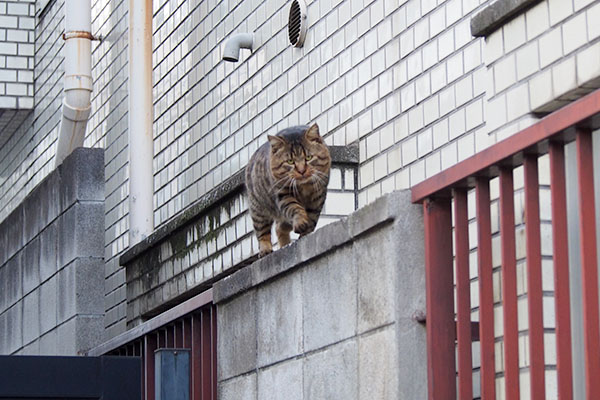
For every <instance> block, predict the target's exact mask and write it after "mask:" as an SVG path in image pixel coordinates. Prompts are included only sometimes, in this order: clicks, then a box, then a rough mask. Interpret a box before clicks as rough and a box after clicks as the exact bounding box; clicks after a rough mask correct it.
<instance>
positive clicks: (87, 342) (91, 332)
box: [74, 315, 104, 355]
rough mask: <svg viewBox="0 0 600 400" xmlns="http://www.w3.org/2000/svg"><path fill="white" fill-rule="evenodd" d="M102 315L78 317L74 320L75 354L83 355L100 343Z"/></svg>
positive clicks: (102, 327)
mask: <svg viewBox="0 0 600 400" xmlns="http://www.w3.org/2000/svg"><path fill="white" fill-rule="evenodd" d="M103 332H104V316H103V315H79V316H77V318H75V354H74V355H84V354H86V353H87V351H88V350H90V349H92V348H94V347H96V346H98V345H100V344H101V343H102V334H103Z"/></svg>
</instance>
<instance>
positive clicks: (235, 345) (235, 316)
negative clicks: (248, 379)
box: [217, 291, 257, 381]
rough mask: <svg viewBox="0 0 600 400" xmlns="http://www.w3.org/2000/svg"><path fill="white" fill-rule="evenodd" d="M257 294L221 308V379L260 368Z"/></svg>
mask: <svg viewBox="0 0 600 400" xmlns="http://www.w3.org/2000/svg"><path fill="white" fill-rule="evenodd" d="M255 312H256V293H255V291H250V292H248V293H246V294H244V295H242V296H239V297H237V298H235V299H233V300H232V301H230V302H228V303H223V304H219V305H218V308H217V321H218V322H217V330H218V333H217V338H218V343H217V357H218V362H217V365H218V368H219V371H218V379H219V381H223V380H225V379H228V378H231V377H234V376H237V375H241V374H243V373H245V372H248V371H250V370H253V369H254V368H256V335H257V329H256V316H255Z"/></svg>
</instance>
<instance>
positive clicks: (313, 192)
mask: <svg viewBox="0 0 600 400" xmlns="http://www.w3.org/2000/svg"><path fill="white" fill-rule="evenodd" d="M268 138H269V141H268V142H267V143H265V144H264V145H262V146H261V147H260V148H259V149H258V150H257V151H256V153H254V155H253V156H252V158H251V159H250V162H249V163H248V166H247V167H246V190H247V194H248V200H249V208H250V216H251V217H252V222H253V224H254V231H255V232H256V236H257V238H258V245H259V256H261V257H262V256H264V255H266V254H269V253H270V252H271V251H273V249H272V245H271V226H272V225H273V222H275V223H276V229H275V231H276V232H277V239H278V242H279V246H280V247H283V246H285V245H287V244H288V243H289V242H290V232H291V231H292V229H293V230H294V232H296V233H298V234H300V236H303V235H306V234H308V233H310V232H312V231H313V230H314V229H315V225H316V224H317V220H318V219H319V215H320V214H321V209H322V208H323V204H324V203H325V196H326V195H327V184H328V183H329V170H330V168H331V156H330V155H329V149H328V148H327V145H325V143H324V142H323V139H322V138H321V135H320V133H319V127H318V126H317V124H314V125H312V126H310V127H309V126H294V127H291V128H287V129H284V130H282V131H281V132H279V133H278V134H277V135H276V136H270V135H269V136H268Z"/></svg>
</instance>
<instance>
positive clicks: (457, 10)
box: [0, 0, 598, 338]
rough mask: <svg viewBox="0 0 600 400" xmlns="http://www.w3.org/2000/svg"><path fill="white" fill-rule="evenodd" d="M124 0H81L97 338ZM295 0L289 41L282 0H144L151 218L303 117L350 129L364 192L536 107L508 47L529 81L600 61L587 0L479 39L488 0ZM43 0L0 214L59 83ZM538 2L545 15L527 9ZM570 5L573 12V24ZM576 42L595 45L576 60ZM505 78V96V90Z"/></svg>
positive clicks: (114, 328)
mask: <svg viewBox="0 0 600 400" xmlns="http://www.w3.org/2000/svg"><path fill="white" fill-rule="evenodd" d="M127 3H128V2H127V1H125V0H118V1H108V0H96V1H94V2H93V3H92V4H93V8H92V15H93V17H92V18H93V23H92V30H93V33H94V34H96V35H101V36H102V37H103V38H104V40H103V41H102V42H101V43H94V45H93V56H92V58H93V76H94V85H95V86H94V93H93V100H92V109H93V111H92V116H91V120H90V124H89V128H88V134H87V138H86V145H87V146H98V147H104V148H105V149H106V165H105V171H106V192H107V196H106V214H105V224H106V231H105V260H106V275H105V278H106V285H105V289H106V293H105V294H106V297H105V309H106V328H107V329H106V337H107V338H109V337H112V336H114V335H116V334H118V333H120V332H122V331H123V330H125V328H126V322H125V320H126V305H125V301H126V290H125V270H124V269H123V268H122V267H121V266H120V265H119V263H118V258H119V256H120V255H121V254H123V252H124V251H126V250H127V249H128V248H129V247H130V243H129V242H128V223H127V217H128V202H127V201H128V170H127V168H128V165H127V157H128V152H127V101H126V100H127V68H126V66H127V25H128V19H127V7H128V5H127ZM307 3H308V20H307V21H308V24H309V27H308V35H307V41H306V43H305V45H304V47H303V48H301V49H294V48H291V47H290V46H289V45H288V43H287V31H286V25H287V13H288V10H289V8H288V7H289V1H286V0H264V1H261V2H237V1H221V2H217V1H211V0H194V1H189V0H187V1H183V0H156V1H154V2H153V5H154V18H153V32H154V44H153V48H154V56H153V66H154V98H155V104H154V115H155V123H154V137H155V142H154V153H155V159H154V173H155V175H154V186H155V195H154V206H155V207H154V222H155V224H156V225H157V226H162V225H165V224H167V223H168V221H169V220H170V219H171V218H173V217H174V216H175V215H177V214H178V213H179V212H180V211H181V210H183V209H185V208H187V207H189V206H190V205H191V204H193V203H194V202H195V201H196V200H197V199H198V198H199V197H200V196H202V195H203V194H205V193H207V192H208V191H210V190H211V189H213V188H214V187H215V186H217V185H218V184H219V183H220V182H222V181H224V180H225V179H226V178H227V177H230V176H232V175H233V174H235V173H236V172H237V171H239V170H241V169H242V168H243V167H244V165H245V163H246V162H247V160H248V158H249V156H250V155H251V154H252V152H253V151H254V150H255V149H256V148H257V147H258V146H259V145H260V144H262V143H263V142H264V140H265V137H264V135H265V134H267V133H275V132H276V131H277V130H278V129H280V128H283V127H287V126H289V125H294V124H298V123H307V122H313V121H316V122H318V123H319V125H320V126H321V128H322V130H323V132H325V134H326V140H327V142H328V143H329V144H336V145H346V144H349V143H354V142H358V144H359V149H360V168H359V174H358V181H357V190H358V191H359V195H358V205H359V207H360V206H364V205H365V204H368V203H370V202H372V201H373V200H374V199H376V198H378V197H379V196H381V195H382V194H384V193H387V192H390V191H392V190H394V189H403V188H408V187H411V186H413V185H414V184H416V183H418V182H420V181H422V180H423V179H425V178H427V177H430V176H432V175H434V174H435V173H437V172H439V171H441V170H444V169H446V168H448V167H450V166H452V165H454V164H455V163H457V162H458V161H461V160H463V159H465V158H467V157H469V156H471V155H473V154H475V153H476V152H477V151H479V150H481V149H483V148H485V147H487V146H489V145H490V144H492V143H495V142H496V141H498V140H500V139H502V138H503V137H506V136H507V135H509V134H511V133H514V131H515V129H517V128H520V127H524V126H526V125H528V124H530V123H532V122H533V121H534V120H535V119H534V117H532V116H530V115H527V114H523V113H526V112H523V111H515V110H516V109H517V108H518V107H517V104H520V102H522V101H523V98H524V97H523V98H522V97H520V96H517V95H518V94H519V93H521V92H523V90H524V89H523V88H519V90H520V91H521V92H519V91H518V90H515V89H517V87H518V86H519V83H518V82H516V83H511V82H512V81H511V79H512V76H513V73H512V72H511V71H512V70H511V68H510V67H509V66H508V65H509V64H511V65H512V63H513V61H514V70H515V71H514V75H515V76H516V77H517V79H521V78H522V79H524V82H525V81H526V82H527V85H528V86H527V89H528V96H531V93H534V95H536V96H537V95H538V91H532V90H531V88H532V87H533V86H532V85H534V80H535V79H536V78H537V77H538V75H539V76H540V77H541V76H545V77H546V78H545V79H546V80H547V76H548V72H549V71H550V74H553V73H554V72H552V71H554V70H555V69H556V73H558V72H559V69H558V67H559V65H562V64H561V63H562V62H563V61H568V60H569V59H570V58H573V57H574V60H575V61H574V65H575V69H573V68H567V69H564V70H565V71H567V72H568V73H569V74H571V73H573V72H574V71H575V73H576V74H579V75H575V82H576V83H577V82H578V81H577V79H578V78H577V77H578V76H579V77H582V78H581V79H583V77H586V78H585V82H588V83H589V82H590V81H593V80H594V77H593V76H594V74H595V72H593V67H594V66H597V65H598V63H597V62H595V61H593V56H594V54H596V53H595V52H594V51H593V50H592V49H593V48H594V46H595V45H596V41H597V35H596V33H595V26H594V24H593V23H592V22H590V21H593V17H594V15H595V14H594V13H595V12H596V9H597V2H596V1H589V0H564V1H563V0H558V1H555V0H552V1H550V0H546V1H544V2H542V3H543V4H546V5H545V6H544V5H543V4H542V3H540V5H538V6H536V7H535V8H532V9H530V10H528V11H527V12H526V13H525V16H524V17H523V18H524V22H519V21H521V19H522V18H521V17H519V18H517V19H516V20H515V21H516V22H511V23H510V24H508V25H507V26H506V27H503V28H502V29H500V31H499V32H501V33H500V34H499V33H497V32H496V33H492V35H490V37H489V38H488V39H483V38H473V37H472V36H471V34H470V19H471V18H472V17H473V16H474V15H475V14H477V13H478V12H479V11H481V10H482V9H483V8H484V7H485V6H487V5H489V4H490V3H491V1H489V0H439V1H434V0H427V1H421V0H347V1H340V0H336V1H331V2H319V1H307ZM40 4H41V5H47V7H44V10H45V11H44V13H43V15H40V16H39V18H38V21H37V23H36V28H37V29H36V48H37V49H38V50H37V54H36V62H35V74H36V88H35V99H36V109H35V115H34V117H33V120H32V121H31V120H29V121H27V122H26V123H25V125H27V124H29V126H30V128H29V129H28V128H26V127H25V128H23V129H22V130H21V131H20V133H19V134H18V135H17V134H15V135H12V136H11V137H10V138H9V139H8V140H7V142H6V145H5V146H2V147H0V176H1V177H2V180H0V206H1V207H0V220H2V219H4V218H6V216H7V215H8V213H10V211H12V210H14V208H15V207H16V206H17V205H18V204H19V203H20V202H21V201H22V200H23V198H24V197H25V195H26V194H27V193H29V192H30V191H31V190H32V189H33V187H35V185H36V184H37V183H39V182H40V181H41V179H43V177H45V176H46V175H47V174H48V173H49V172H50V171H51V169H52V158H53V156H54V151H55V143H56V134H57V128H58V122H59V118H58V117H59V110H60V99H61V91H62V55H61V48H62V42H61V41H60V40H55V39H56V38H57V37H58V36H59V35H60V32H61V31H62V20H63V14H64V9H63V7H64V1H62V0H57V1H55V2H47V3H43V2H41V3H40ZM561 4H566V6H564V7H566V10H567V11H564V10H562V8H560V7H561ZM544 7H546V8H544ZM557 7H558V8H557ZM559 9H560V10H559ZM540 10H541V11H540ZM544 10H546V11H544ZM561 10H562V11H561ZM569 10H570V11H571V14H569V15H571V16H568V12H569ZM537 18H542V19H541V20H540V21H541V24H537V23H534V22H531V21H535V20H536V19H537ZM543 18H547V20H548V22H547V24H546V23H544V22H543ZM575 19H576V21H583V19H585V26H586V29H585V39H583V36H582V35H584V32H583V30H581V29H576V28H577V26H579V24H576V23H574V22H572V20H575ZM528 21H529V22H528ZM530 22H531V23H530ZM546 25H547V27H546ZM523 27H524V28H523ZM528 27H529V28H528ZM523 29H525V35H526V36H525V37H526V39H527V38H529V37H530V38H531V39H532V42H535V43H537V49H538V52H539V56H538V57H539V63H540V66H539V68H538V69H536V70H535V71H533V72H532V71H530V70H529V69H527V68H525V69H524V68H523V67H524V65H525V64H527V65H528V66H529V65H531V64H530V63H529V62H528V61H527V59H528V57H529V58H531V57H533V55H535V54H536V53H535V51H534V52H533V53H532V52H528V50H526V47H527V46H528V45H531V44H528V43H524V42H523V41H522V34H521V33H520V32H522V30H523ZM536 29H537V31H536ZM513 30H514V34H513V33H511V32H513ZM240 31H247V32H254V34H255V49H254V51H253V52H252V53H250V52H248V51H242V56H241V59H240V61H239V62H237V63H225V62H223V61H222V60H221V51H222V48H223V46H224V43H225V41H226V40H227V38H229V37H230V36H231V35H232V34H234V33H236V32H240ZM504 32H506V34H505V33H504ZM557 32H560V35H562V36H561V39H560V41H559V42H560V44H561V46H559V47H560V50H561V58H559V59H554V58H553V61H549V63H548V64H546V63H545V62H542V61H541V59H542V58H543V57H550V55H549V53H548V54H546V52H545V51H544V52H543V54H542V50H541V47H540V46H541V42H542V39H543V38H545V37H546V36H545V35H548V36H550V35H551V34H552V35H557V34H558V33H557ZM530 34H531V36H527V35H530ZM494 35H496V36H495V38H496V39H494ZM498 35H499V36H498ZM506 35H508V36H506ZM513 36H514V37H513ZM506 37H508V42H506V40H507V39H506ZM570 38H573V39H572V40H571V39H570ZM500 39H501V40H500ZM544 40H547V39H544ZM498 43H500V44H498ZM533 46H534V47H535V46H536V45H533ZM565 46H566V47H565ZM494 49H496V50H494ZM498 49H501V50H500V51H498ZM527 49H529V48H527ZM565 49H566V51H565ZM493 51H495V52H496V53H493ZM490 54H492V55H490ZM493 54H495V55H493ZM563 57H564V59H563ZM578 57H579V58H580V59H581V60H588V59H589V60H591V61H590V62H589V63H585V62H581V63H578V61H577V60H578ZM585 57H592V58H585ZM511 60H512V61H511ZM517 60H521V61H519V62H520V63H521V64H520V65H521V67H518V63H519V62H518V61H517ZM569 63H570V64H569ZM566 64H568V65H571V66H572V65H573V61H568V62H567V63H566ZM533 65H536V62H535V61H533ZM586 67H590V68H592V70H591V71H584V70H583V69H582V68H584V69H585V68H586ZM578 68H579V70H578ZM505 69H506V70H507V71H508V73H507V74H504V72H505ZM580 70H581V71H580ZM544 74H545V75H544ZM570 76H571V77H572V75H570ZM588 78H589V79H588ZM496 79H498V80H499V81H498V82H496V81H495V80H496ZM539 79H542V78H539ZM581 79H580V81H581V82H582V83H583V82H584V81H583V80H581ZM504 80H506V82H505V81H504ZM571 81H573V79H571ZM507 82H508V83H507ZM588 83H586V85H587V84H588ZM552 84H553V85H554V83H552ZM548 87H550V86H545V87H544V88H546V89H547V88H548ZM577 87H579V84H578V86H577ZM552 88H553V89H552V90H554V86H552ZM571 89H572V88H570V89H569V96H571V95H573V93H571V92H570V90H571ZM509 92H511V93H512V94H511V95H510V96H511V97H510V98H511V99H513V98H517V97H518V98H517V100H518V101H517V102H513V101H512V100H510V101H509V100H508V96H509ZM513 92H514V93H513ZM557 93H558V92H557ZM562 95H563V94H561V96H562ZM550 101H554V98H552V99H550ZM528 102H529V103H531V100H529V98H528ZM498 104H499V105H498ZM509 104H510V106H509ZM494 107H498V112H496V111H495V110H496V109H495V108H494ZM509 107H510V110H509ZM519 107H520V105H519ZM531 110H533V108H531V107H530V108H529V111H531ZM509 116H510V117H509ZM490 127H494V129H490ZM496 128H497V129H496Z"/></svg>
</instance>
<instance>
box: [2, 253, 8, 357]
mask: <svg viewBox="0 0 600 400" xmlns="http://www.w3.org/2000/svg"><path fill="white" fill-rule="evenodd" d="M6 271H7V268H6V266H5V265H0V314H2V313H3V312H4V311H5V310H6V308H7V307H8V305H7V302H6V285H7V278H6V275H7V272H6ZM1 333H2V332H1V331H0V334H1ZM0 354H3V353H1V351H0Z"/></svg>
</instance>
